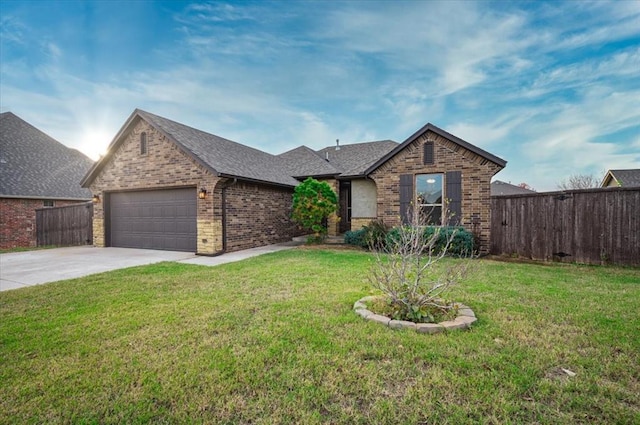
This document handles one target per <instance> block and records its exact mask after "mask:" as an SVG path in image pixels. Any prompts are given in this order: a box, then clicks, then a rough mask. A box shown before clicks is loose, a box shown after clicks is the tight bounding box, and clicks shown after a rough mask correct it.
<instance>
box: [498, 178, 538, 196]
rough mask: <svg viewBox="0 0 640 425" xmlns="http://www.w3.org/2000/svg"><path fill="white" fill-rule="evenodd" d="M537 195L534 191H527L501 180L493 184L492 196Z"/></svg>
mask: <svg viewBox="0 0 640 425" xmlns="http://www.w3.org/2000/svg"><path fill="white" fill-rule="evenodd" d="M530 193H536V192H535V191H534V190H529V189H525V188H524V187H520V186H515V185H512V184H511V183H505V182H503V181H500V180H496V181H493V182H491V196H508V195H527V194H530Z"/></svg>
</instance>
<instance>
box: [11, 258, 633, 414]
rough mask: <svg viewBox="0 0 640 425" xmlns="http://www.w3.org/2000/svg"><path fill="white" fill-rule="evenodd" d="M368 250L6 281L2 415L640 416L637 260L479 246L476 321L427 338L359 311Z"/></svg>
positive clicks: (472, 286)
mask: <svg viewBox="0 0 640 425" xmlns="http://www.w3.org/2000/svg"><path fill="white" fill-rule="evenodd" d="M370 258H371V257H370V256H369V254H367V253H364V252H359V251H348V250H341V251H328V250H314V249H296V250H291V251H283V252H279V253H274V254H269V255H264V256H261V257H257V258H253V259H250V260H246V261H242V262H239V263H232V264H227V265H224V266H219V267H215V268H209V267H201V266H192V265H184V264H177V263H161V264H157V265H151V266H143V267H136V268H131V269H126V270H121V271H116V272H109V273H104V274H100V275H95V276H90V277H86V278H82V279H75V280H69V281H64V282H58V283H53V284H48V285H43V286H38V287H32V288H25V289H20V290H14V291H7V292H0V423H7V424H9V423H69V422H72V423H147V422H155V423H158V422H161V423H182V422H193V423H229V424H232V423H238V424H249V423H250V424H274V423H275V424H278V423H280V424H289V423H300V424H314V423H335V424H338V423H342V424H354V423H355V424H358V423H360V424H376V423H377V424H385V423H388V424H405V423H406V424H422V423H424V424H427V423H429V424H430V423H438V424H446V423H450V424H463V423H496V424H497V423H500V424H502V423H531V422H533V423H567V424H573V423H602V424H605V423H606V424H610V423H640V400H639V398H638V394H640V366H639V365H640V314H639V313H638V312H639V311H640V270H639V269H637V268H636V269H631V268H614V267H606V268H605V267H590V266H574V265H557V266H542V265H531V264H512V263H500V262H493V261H486V260H485V261H478V262H477V267H476V269H475V271H474V273H473V275H472V276H470V278H469V281H468V282H467V283H466V284H465V285H464V286H459V287H457V288H456V289H455V290H454V293H453V294H452V295H453V296H452V298H454V299H455V300H456V301H460V302H463V303H465V304H467V305H469V306H471V307H472V308H473V309H474V310H475V312H476V314H477V316H478V317H479V321H478V322H477V323H476V324H475V326H474V327H473V329H472V330H471V331H462V332H452V333H449V334H438V335H420V334H416V333H414V332H409V331H393V330H390V329H388V328H386V327H383V326H381V325H378V324H376V323H372V322H368V321H365V320H363V319H361V318H360V317H358V316H357V315H356V314H355V313H353V311H352V310H351V307H352V305H353V302H354V301H356V300H357V299H359V298H360V297H362V296H364V295H367V294H369V293H370V290H369V287H368V285H367V283H366V279H365V276H366V273H367V270H368V267H369V261H370ZM451 261H454V260H451ZM562 369H567V370H569V371H572V372H574V373H575V376H569V375H567V374H566V372H563V371H562Z"/></svg>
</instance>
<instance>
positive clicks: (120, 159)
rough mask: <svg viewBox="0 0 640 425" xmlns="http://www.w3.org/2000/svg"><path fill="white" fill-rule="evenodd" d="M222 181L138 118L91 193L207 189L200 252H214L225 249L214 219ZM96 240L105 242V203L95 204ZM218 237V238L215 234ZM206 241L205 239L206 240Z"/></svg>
mask: <svg viewBox="0 0 640 425" xmlns="http://www.w3.org/2000/svg"><path fill="white" fill-rule="evenodd" d="M142 132H145V133H146V134H147V153H146V154H144V155H143V154H141V153H140V134H141V133H142ZM218 181H219V179H218V178H217V177H215V176H214V175H212V174H211V173H210V172H209V171H208V170H206V169H205V168H204V167H203V166H201V165H200V164H199V163H197V162H196V161H195V160H194V159H192V158H191V157H190V156H189V155H187V154H185V153H184V152H182V151H181V150H180V148H179V147H178V146H177V145H176V144H175V143H173V142H171V141H169V140H167V138H166V137H165V136H164V135H163V134H161V133H159V132H158V131H156V130H155V129H154V128H153V127H151V126H150V125H149V124H148V123H147V122H146V121H143V120H141V121H139V122H138V123H137V124H135V126H134V127H133V129H132V131H131V132H130V133H129V134H128V135H127V136H126V139H125V140H124V141H123V142H122V144H121V145H120V146H119V147H118V149H117V150H116V151H115V152H113V156H112V157H111V159H110V161H109V162H108V163H107V164H106V165H105V166H104V168H103V169H102V170H101V172H100V174H99V175H98V176H97V177H96V179H95V180H94V181H93V183H92V184H91V187H90V189H91V192H92V193H93V194H99V195H100V198H101V199H102V200H104V199H105V196H104V193H105V192H106V191H108V192H114V191H122V190H141V189H168V188H172V187H188V186H191V187H196V188H197V190H200V188H203V187H204V188H206V189H207V191H209V192H210V194H209V195H208V196H207V198H206V199H198V201H197V202H198V212H197V221H198V223H197V225H198V253H201V254H213V253H215V252H217V251H219V250H220V249H222V244H221V238H220V235H219V233H220V226H219V223H216V222H215V221H214V218H213V209H214V204H215V203H216V202H218V203H219V202H220V199H219V198H217V197H216V196H215V193H213V192H214V191H213V188H214V187H215V186H216V183H217V182H218ZM93 217H94V228H93V243H94V245H96V246H104V244H105V227H106V226H105V225H106V223H105V222H104V202H99V203H97V204H95V205H94V213H93ZM216 236H217V237H216ZM203 241H206V242H203Z"/></svg>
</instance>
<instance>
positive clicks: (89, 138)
mask: <svg viewBox="0 0 640 425" xmlns="http://www.w3.org/2000/svg"><path fill="white" fill-rule="evenodd" d="M110 141H111V135H110V134H109V133H107V132H106V131H103V130H87V131H85V133H84V136H83V137H82V145H81V147H80V150H81V151H82V152H83V153H84V154H85V155H87V156H88V157H89V158H91V159H93V160H94V161H97V160H98V159H100V156H102V155H104V153H105V152H106V151H107V147H108V146H109V142H110Z"/></svg>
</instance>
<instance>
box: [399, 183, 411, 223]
mask: <svg viewBox="0 0 640 425" xmlns="http://www.w3.org/2000/svg"><path fill="white" fill-rule="evenodd" d="M412 201H413V174H401V175H400V218H401V219H402V224H409V223H410V222H411V217H410V216H409V215H410V213H411V202H412Z"/></svg>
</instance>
